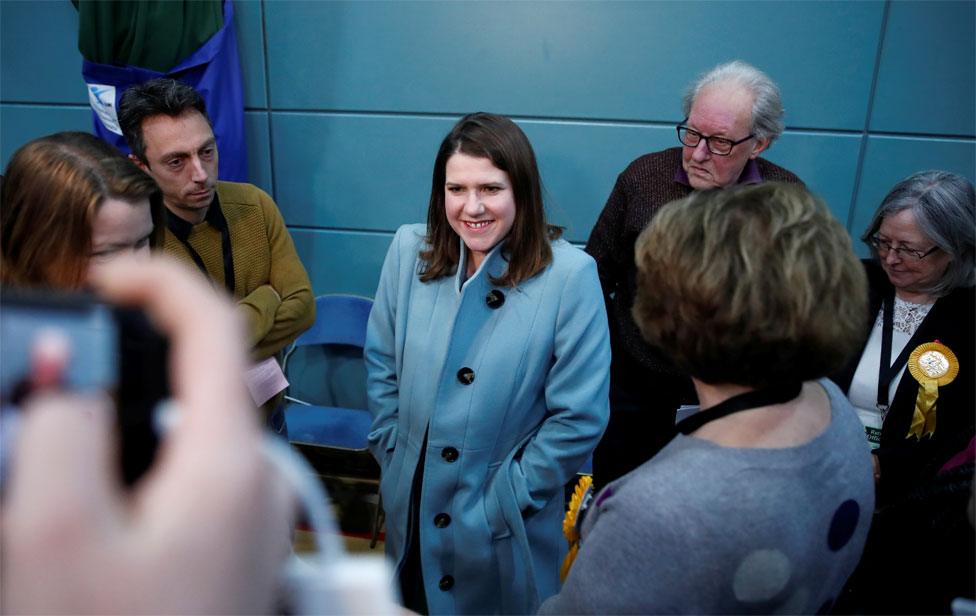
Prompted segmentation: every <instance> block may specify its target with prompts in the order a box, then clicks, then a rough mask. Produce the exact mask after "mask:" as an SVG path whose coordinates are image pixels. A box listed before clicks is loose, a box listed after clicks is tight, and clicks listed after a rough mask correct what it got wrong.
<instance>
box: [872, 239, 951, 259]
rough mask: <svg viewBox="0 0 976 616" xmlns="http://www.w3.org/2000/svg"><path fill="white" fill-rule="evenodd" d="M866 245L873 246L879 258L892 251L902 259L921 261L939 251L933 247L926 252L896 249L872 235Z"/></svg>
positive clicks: (902, 247) (886, 241)
mask: <svg viewBox="0 0 976 616" xmlns="http://www.w3.org/2000/svg"><path fill="white" fill-rule="evenodd" d="M868 243H869V244H871V245H872V246H874V249H875V250H877V251H878V256H879V257H884V256H885V255H886V254H888V252H889V251H894V252H895V253H896V254H897V255H898V256H899V257H901V258H902V259H906V258H908V257H911V258H913V259H916V260H919V261H921V260H922V259H924V258H925V257H927V256H929V255H930V254H932V253H933V252H935V251H936V250H938V249H939V247H938V246H933V247H931V248H929V249H928V250H926V251H924V252H923V251H921V250H915V249H914V248H905V247H904V246H898V247H897V248H896V247H894V246H892V245H891V242H889V241H888V240H883V239H881V238H880V237H878V236H877V235H872V236H871V237H870V238H869V239H868Z"/></svg>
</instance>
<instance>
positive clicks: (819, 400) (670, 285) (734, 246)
mask: <svg viewBox="0 0 976 616" xmlns="http://www.w3.org/2000/svg"><path fill="white" fill-rule="evenodd" d="M637 268H638V276H637V302H636V304H635V306H634V311H633V314H634V319H635V320H636V322H637V323H638V324H639V325H640V328H641V331H642V333H643V334H644V336H646V338H647V340H648V342H649V343H650V344H652V345H654V346H656V347H658V348H661V349H664V350H665V351H666V352H667V353H668V354H669V356H671V357H672V358H674V361H675V362H676V364H677V365H678V366H679V367H680V368H681V369H682V370H684V371H686V372H687V373H688V374H690V375H691V378H692V382H693V383H694V386H695V390H696V392H697V393H698V397H699V399H700V401H701V410H699V411H698V412H697V413H695V414H694V415H691V416H690V417H688V418H687V419H685V420H683V421H682V422H681V423H679V424H678V431H679V434H678V435H677V436H676V437H675V438H674V439H673V440H672V441H671V442H670V443H669V444H668V445H667V446H665V448H664V449H662V450H661V452H660V453H659V454H658V455H657V456H655V457H654V458H652V459H651V460H650V461H648V462H646V463H645V464H643V465H642V466H640V467H639V468H637V469H636V470H634V471H633V472H631V473H630V474H628V475H625V476H624V477H623V478H621V479H619V480H617V481H615V482H612V483H611V484H610V485H608V486H607V487H605V488H604V489H603V490H602V491H600V492H599V493H598V494H597V495H596V497H595V499H594V501H593V504H592V505H591V507H590V508H589V512H588V513H587V515H586V516H585V518H584V519H583V522H582V542H581V545H580V550H579V554H578V556H577V558H576V561H575V563H574V564H573V565H572V568H571V569H570V571H569V575H568V577H567V579H566V582H565V585H564V586H563V589H562V591H561V592H560V594H559V595H558V596H556V597H555V598H553V599H551V600H549V601H548V602H546V603H545V604H544V605H543V606H542V610H541V611H542V612H543V613H547V614H570V613H601V614H613V613H644V614H650V613H668V614H677V613H697V614H735V613H766V614H771V613H790V614H812V613H815V612H822V611H824V610H825V609H827V608H829V607H830V605H831V604H832V603H833V601H834V600H835V599H836V598H837V595H838V593H839V592H840V590H841V587H842V586H843V584H844V582H845V581H846V580H847V578H848V576H849V575H850V573H851V571H853V570H854V567H855V565H856V564H857V561H858V559H859V558H860V556H861V551H862V548H863V545H864V540H865V537H866V536H867V532H868V527H869V525H870V522H871V512H872V511H873V508H874V489H873V483H872V480H871V461H870V454H869V452H868V448H867V446H866V444H865V442H864V435H863V432H862V429H861V425H860V422H858V419H857V415H856V414H855V413H854V410H853V408H852V407H851V405H850V403H849V402H848V401H847V398H846V397H845V396H844V395H843V393H842V392H841V391H840V390H839V389H838V388H837V387H836V386H835V385H834V384H833V383H832V382H831V381H829V380H827V379H826V378H823V377H824V376H825V375H826V374H828V373H830V372H832V371H833V370H835V369H837V367H838V366H840V365H841V364H843V362H844V361H846V360H847V358H848V357H849V356H850V355H851V354H852V353H854V352H855V350H856V348H857V340H858V333H859V332H860V331H861V328H862V327H863V326H864V311H865V307H864V304H865V297H866V281H865V278H864V272H863V269H862V268H861V266H860V264H859V263H858V261H857V258H856V257H855V256H854V253H853V251H852V250H851V243H850V239H849V238H848V236H847V234H846V232H845V231H844V228H843V227H842V226H841V225H840V224H839V223H838V222H837V221H836V220H834V219H833V217H832V216H831V215H830V213H829V212H828V210H827V208H826V206H825V205H824V204H823V203H822V202H821V201H820V200H819V199H817V198H815V197H813V196H812V195H810V194H809V193H808V192H806V191H805V190H804V189H802V188H799V187H793V186H788V185H785V184H776V183H770V184H763V185H760V186H753V187H745V188H737V189H732V190H724V191H712V192H696V193H694V194H692V195H691V196H689V197H687V198H685V199H682V200H680V201H677V202H675V203H673V204H670V205H668V206H666V207H664V208H662V209H661V211H660V212H658V214H657V215H656V216H655V218H654V219H653V221H652V222H651V224H650V226H649V227H648V228H647V230H646V231H644V232H643V233H642V234H641V236H640V238H639V239H638V242H637Z"/></svg>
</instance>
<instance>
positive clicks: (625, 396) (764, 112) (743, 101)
mask: <svg viewBox="0 0 976 616" xmlns="http://www.w3.org/2000/svg"><path fill="white" fill-rule="evenodd" d="M683 108H684V114H685V120H684V121H683V122H682V123H681V124H679V125H678V127H677V133H678V140H679V141H680V142H681V144H682V146H683V147H680V148H677V147H675V148H669V149H666V150H663V151H660V152H654V153H651V154H645V155H644V156H641V157H640V158H638V159H637V160H635V161H634V162H632V163H630V165H629V166H628V167H627V168H626V169H624V171H623V173H621V174H620V175H619V176H618V177H617V183H616V185H615V186H614V187H613V192H611V193H610V197H609V199H607V204H606V206H605V207H604V208H603V212H602V213H601V214H600V218H599V219H598V220H597V223H596V225H595V226H594V227H593V231H592V233H591V234H590V239H589V241H588V242H587V244H586V251H587V252H588V253H590V254H591V255H592V256H593V258H594V259H596V262H597V267H598V269H599V273H600V282H601V283H602V285H603V292H604V296H605V298H606V302H607V313H608V316H609V318H610V334H611V345H612V349H613V364H612V367H611V373H610V425H609V426H608V427H607V432H606V434H605V435H604V437H603V440H602V441H601V443H600V445H599V446H598V447H597V449H596V452H595V453H594V455H593V479H594V483H595V484H596V486H597V487H598V488H600V487H603V486H604V485H606V484H607V483H609V482H610V481H612V480H614V479H616V478H617V477H620V476H622V475H624V474H626V473H628V472H629V471H631V470H632V469H634V468H636V467H637V466H639V465H641V464H642V463H643V462H645V461H646V460H648V459H650V457H651V456H653V455H654V454H655V453H657V451H658V450H659V449H660V448H661V447H663V446H664V445H665V444H666V443H667V442H668V441H669V440H670V439H671V437H672V436H673V434H674V430H673V426H674V421H675V413H676V411H677V408H678V406H679V405H681V404H682V403H694V402H695V394H694V391H693V389H692V387H691V382H690V380H689V379H688V378H687V377H686V376H685V375H682V374H680V373H679V372H678V371H677V370H676V369H675V368H674V367H673V366H672V364H671V362H670V361H669V360H668V358H667V356H666V353H664V352H662V351H660V350H657V349H654V348H651V347H649V346H648V345H647V344H646V343H645V342H644V339H643V338H642V337H641V334H640V332H639V331H638V329H637V325H636V324H635V323H634V319H633V317H632V316H631V307H632V306H633V303H634V295H635V283H634V277H635V273H636V268H635V265H634V243H635V241H636V239H637V236H638V235H639V234H640V232H641V231H642V230H643V229H644V227H646V226H647V223H648V222H649V221H650V219H651V217H652V216H653V215H654V213H655V212H656V211H657V210H658V208H660V207H661V206H662V205H664V204H666V203H669V202H671V201H674V200H676V199H680V198H682V197H685V196H686V195H688V194H690V193H691V192H692V191H694V190H708V189H716V188H725V187H727V186H733V185H735V184H758V183H760V182H764V181H778V182H789V183H802V182H801V181H800V179H799V178H798V177H796V176H795V175H794V174H792V173H790V172H789V171H787V170H786V169H783V168H782V167H779V166H777V165H774V164H773V163H771V162H769V161H767V160H764V159H762V158H760V157H759V155H760V154H761V153H762V152H763V151H764V150H766V148H768V147H769V146H770V144H771V143H772V142H773V141H774V140H775V139H776V138H777V137H779V136H780V134H782V132H783V104H782V102H781V100H780V94H779V88H777V87H776V84H775V83H773V81H772V80H771V79H770V78H769V77H768V76H766V75H765V74H764V73H763V72H762V71H760V70H758V69H756V68H755V67H753V66H750V65H749V64H746V63H745V62H741V61H735V62H729V63H727V64H722V65H719V66H717V67H715V68H714V69H712V70H711V71H709V72H708V73H706V74H704V75H703V76H702V77H701V78H699V79H698V81H696V82H695V83H694V84H692V86H691V88H689V90H688V93H687V94H686V95H685V97H684V100H683ZM675 318H680V317H679V316H678V315H675ZM730 360H731V358H730Z"/></svg>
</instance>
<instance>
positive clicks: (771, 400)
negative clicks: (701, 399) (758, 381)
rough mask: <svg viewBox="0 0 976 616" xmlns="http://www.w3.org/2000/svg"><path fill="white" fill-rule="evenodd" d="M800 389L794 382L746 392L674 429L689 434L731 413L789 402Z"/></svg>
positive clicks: (689, 418)
mask: <svg viewBox="0 0 976 616" xmlns="http://www.w3.org/2000/svg"><path fill="white" fill-rule="evenodd" d="M802 388H803V383H800V382H798V381H796V382H790V383H785V384H783V385H773V386H772V387H764V388H762V389H754V390H752V391H747V392H745V393H742V394H739V395H737V396H732V397H731V398H729V399H728V400H725V401H723V402H720V403H719V404H716V405H715V406H713V407H710V408H707V409H705V410H703V411H698V412H697V413H695V414H694V415H691V416H690V417H686V418H685V419H682V420H681V421H679V422H678V424H677V425H676V426H675V429H676V430H677V431H678V432H680V433H681V434H691V433H692V432H694V431H695V430H697V429H698V428H701V427H702V426H704V425H705V424H707V423H708V422H710V421H715V420H716V419H721V418H722V417H725V416H726V415H731V414H732V413H738V412H739V411H748V410H751V409H757V408H760V407H763V406H771V405H773V404H782V403H784V402H789V401H790V400H793V399H794V398H796V397H797V396H799V395H800V390H801V389H802Z"/></svg>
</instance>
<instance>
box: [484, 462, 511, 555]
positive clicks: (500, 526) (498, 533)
mask: <svg viewBox="0 0 976 616" xmlns="http://www.w3.org/2000/svg"><path fill="white" fill-rule="evenodd" d="M501 466H502V463H501V462H495V463H494V464H490V465H488V477H489V479H488V488H487V489H486V490H485V497H484V504H485V518H487V520H488V529H489V530H490V531H491V540H492V541H498V540H499V539H505V538H508V537H511V536H512V529H511V527H510V526H509V524H508V522H506V521H505V514H504V513H503V511H502V504H501V502H500V500H499V490H504V489H506V487H507V480H508V478H507V477H506V476H505V473H504V471H502V472H499V469H500V467H501Z"/></svg>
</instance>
